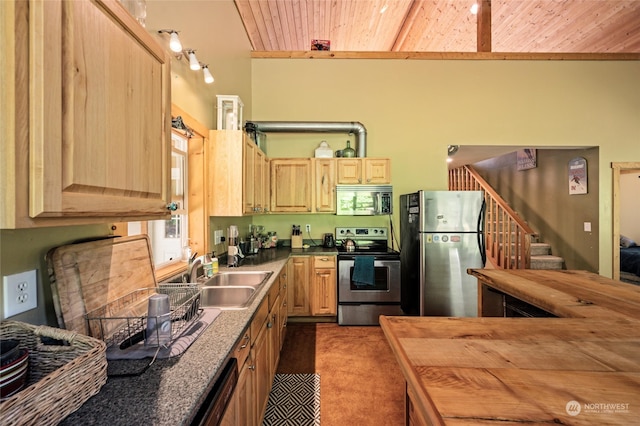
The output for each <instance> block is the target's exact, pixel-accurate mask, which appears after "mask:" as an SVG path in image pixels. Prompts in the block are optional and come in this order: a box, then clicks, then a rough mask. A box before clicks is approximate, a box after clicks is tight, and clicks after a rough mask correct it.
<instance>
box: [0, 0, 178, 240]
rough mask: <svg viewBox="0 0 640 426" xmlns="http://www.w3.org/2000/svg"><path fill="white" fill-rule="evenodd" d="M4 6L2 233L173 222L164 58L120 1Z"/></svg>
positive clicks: (167, 63) (167, 71)
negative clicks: (8, 32)
mask: <svg viewBox="0 0 640 426" xmlns="http://www.w3.org/2000/svg"><path fill="white" fill-rule="evenodd" d="M2 3H10V4H3V6H2V8H3V13H2V15H3V17H4V19H3V25H5V28H14V29H15V31H14V34H15V38H14V39H11V40H10V41H9V42H8V44H7V45H5V47H6V49H7V50H8V52H10V54H9V55H7V57H6V63H7V65H8V67H5V69H4V70H3V71H2V73H3V81H5V77H6V81H7V83H8V84H7V85H6V86H5V85H4V84H3V86H5V87H11V90H9V91H7V92H6V93H3V97H4V99H3V109H2V110H3V111H5V110H10V111H13V112H12V113H11V115H10V116H8V117H3V120H5V122H6V121H7V120H8V121H9V124H8V125H7V129H5V130H3V135H2V136H3V138H5V140H6V141H8V143H3V147H2V149H3V156H2V160H1V161H2V164H0V166H1V167H0V168H2V172H0V173H3V174H4V177H6V179H3V181H4V182H6V183H4V184H3V187H2V192H3V193H4V195H6V197H4V199H5V201H8V203H7V202H5V206H4V211H3V213H6V214H2V215H1V216H2V219H1V221H2V223H1V225H2V227H3V228H14V227H15V228H19V227H30V226H52V225H64V224H81V223H92V222H105V221H108V220H115V219H119V220H126V219H130V220H139V219H142V218H149V219H152V218H161V217H167V216H168V214H169V211H168V210H167V204H168V202H169V200H170V163H169V161H170V149H171V142H170V126H171V105H170V102H171V93H170V89H171V86H170V60H169V57H168V55H167V54H166V52H165V51H164V49H163V48H162V47H161V46H160V45H159V44H158V43H157V42H156V41H155V40H154V39H153V38H152V37H151V35H150V34H149V33H148V32H147V31H146V30H145V29H144V28H142V27H141V26H140V25H139V24H138V23H137V22H136V21H135V19H134V18H133V17H131V16H130V15H129V14H128V12H126V10H125V9H124V8H123V7H122V6H121V5H120V4H119V3H118V2H116V1H112V0H97V1H92V2H90V1H56V0H51V1H29V2H26V1H25V2H2ZM5 12H6V13H5ZM5 154H6V155H5Z"/></svg>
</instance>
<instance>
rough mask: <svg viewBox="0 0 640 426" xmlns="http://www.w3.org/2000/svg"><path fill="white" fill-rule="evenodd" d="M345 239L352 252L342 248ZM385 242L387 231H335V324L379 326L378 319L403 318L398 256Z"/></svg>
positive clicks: (367, 229) (381, 229)
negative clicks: (336, 301) (336, 306)
mask: <svg viewBox="0 0 640 426" xmlns="http://www.w3.org/2000/svg"><path fill="white" fill-rule="evenodd" d="M347 237H348V238H349V239H351V240H353V241H354V242H355V248H354V249H353V250H349V251H348V250H347V247H346V246H345V245H344V244H342V242H343V241H345V240H346V239H347ZM388 238H389V233H388V229H387V228H364V227H363V228H357V227H350V228H346V227H340V228H336V242H337V243H336V249H337V250H338V257H337V261H338V266H337V275H338V324H340V325H378V324H379V320H378V317H379V316H380V315H402V309H401V308H400V279H401V274H400V253H398V252H397V251H396V250H393V249H392V248H389V246H388V243H387V241H388ZM359 277H362V278H359ZM358 279H363V280H364V281H358Z"/></svg>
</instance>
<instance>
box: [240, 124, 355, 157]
mask: <svg viewBox="0 0 640 426" xmlns="http://www.w3.org/2000/svg"><path fill="white" fill-rule="evenodd" d="M247 128H248V129H250V128H253V129H255V130H256V131H259V132H262V133H349V134H354V135H355V136H356V148H355V149H356V156H357V157H366V156H367V129H366V128H365V127H364V125H363V124H362V123H360V122H357V121H344V122H342V121H336V122H331V121H247Z"/></svg>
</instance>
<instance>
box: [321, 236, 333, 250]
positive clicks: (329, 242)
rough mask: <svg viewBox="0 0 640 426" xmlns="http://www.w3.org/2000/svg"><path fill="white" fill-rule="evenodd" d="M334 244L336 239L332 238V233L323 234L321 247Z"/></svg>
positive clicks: (331, 246) (329, 246) (330, 246)
mask: <svg viewBox="0 0 640 426" xmlns="http://www.w3.org/2000/svg"><path fill="white" fill-rule="evenodd" d="M335 246H336V241H335V239H334V238H333V234H324V236H323V238H322V247H325V248H333V247H335Z"/></svg>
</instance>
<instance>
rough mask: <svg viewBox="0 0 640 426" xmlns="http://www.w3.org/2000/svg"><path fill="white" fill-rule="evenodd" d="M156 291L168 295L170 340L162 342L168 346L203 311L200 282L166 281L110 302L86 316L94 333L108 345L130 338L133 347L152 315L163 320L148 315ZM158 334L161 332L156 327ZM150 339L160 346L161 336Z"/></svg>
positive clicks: (91, 331)
mask: <svg viewBox="0 0 640 426" xmlns="http://www.w3.org/2000/svg"><path fill="white" fill-rule="evenodd" d="M154 294H167V295H169V307H170V312H171V313H170V317H171V340H170V341H169V342H167V343H164V344H162V345H160V346H163V347H168V346H169V345H170V344H171V343H172V342H173V341H174V340H176V339H177V338H178V337H180V334H181V333H182V332H183V331H184V330H185V329H187V328H188V327H189V326H190V325H191V324H193V323H194V322H195V320H196V319H198V317H199V316H200V313H201V312H202V308H200V290H199V288H198V286H197V284H163V285H160V286H159V287H157V288H156V287H154V288H142V289H138V290H135V291H133V292H131V293H129V294H127V295H125V296H122V297H120V298H118V299H116V300H114V301H112V302H109V303H107V304H106V305H103V306H101V307H100V308H98V309H95V310H93V311H91V312H89V313H87V314H86V315H85V318H86V320H87V326H88V328H89V332H90V334H91V336H92V337H95V338H96V339H101V340H103V341H104V342H105V343H106V345H107V347H110V346H113V345H123V344H125V342H127V341H128V342H129V346H130V345H132V344H135V343H138V342H139V341H142V340H145V338H144V334H145V330H146V327H147V321H148V320H149V319H150V318H151V319H155V320H156V323H159V322H160V321H161V318H160V317H149V316H147V307H148V300H149V298H150V297H151V296H152V295H154ZM156 333H159V331H158V330H156ZM151 340H155V341H156V344H155V345H154V344H152V343H151V344H149V345H148V346H156V347H157V346H158V344H157V342H159V341H160V338H159V336H157V338H156V339H151ZM121 348H122V346H121Z"/></svg>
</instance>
